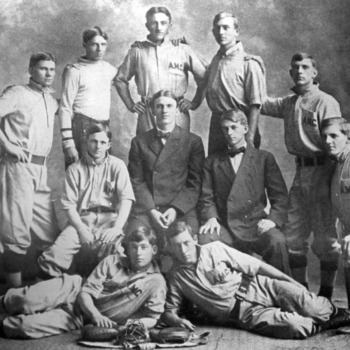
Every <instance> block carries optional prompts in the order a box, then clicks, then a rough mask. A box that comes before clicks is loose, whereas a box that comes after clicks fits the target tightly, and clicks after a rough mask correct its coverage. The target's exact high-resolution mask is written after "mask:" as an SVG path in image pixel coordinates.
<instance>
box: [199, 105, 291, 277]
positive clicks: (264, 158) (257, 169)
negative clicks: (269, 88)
mask: <svg viewBox="0 0 350 350" xmlns="http://www.w3.org/2000/svg"><path fill="white" fill-rule="evenodd" d="M221 128H222V131H223V134H224V136H225V139H226V142H227V144H228V147H227V148H226V150H224V151H222V152H219V153H215V154H213V155H211V156H209V157H208V158H207V159H206V160H205V162H204V166H203V184H202V194H201V198H200V202H199V208H200V213H201V220H202V222H203V223H204V225H203V226H201V228H200V230H199V243H200V244H205V243H209V242H213V241H217V240H219V241H221V242H224V243H226V244H228V245H229V246H233V247H234V248H236V249H238V250H241V251H243V252H245V253H251V252H255V253H258V254H260V255H261V256H262V257H263V259H264V260H265V261H266V262H267V263H269V264H271V265H272V266H274V267H276V268H278V269H279V270H281V271H282V272H284V273H289V265H288V254H287V250H286V243H285V238H284V236H283V234H282V232H281V231H280V228H281V227H282V225H283V223H284V222H285V220H286V210H287V204H288V194H287V187H286V184H285V182H284V179H283V177H282V174H281V171H280V169H279V167H278V165H277V163H276V160H275V158H274V156H273V155H272V154H271V153H269V152H266V151H262V150H258V149H254V148H253V146H251V145H249V144H247V142H246V140H245V135H246V133H247V132H248V121H247V117H246V116H245V114H244V112H242V111H240V110H238V109H235V110H231V111H228V112H226V113H224V114H223V116H222V117H221ZM268 201H269V202H270V205H271V208H270V210H269V213H268V214H267V213H266V211H265V210H266V206H267V203H268Z"/></svg>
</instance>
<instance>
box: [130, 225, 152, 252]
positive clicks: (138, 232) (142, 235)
mask: <svg viewBox="0 0 350 350" xmlns="http://www.w3.org/2000/svg"><path fill="white" fill-rule="evenodd" d="M144 239H147V240H148V242H149V243H150V245H156V244H157V235H156V233H155V232H154V230H152V229H151V228H148V227H145V226H139V227H137V228H136V229H135V230H134V231H132V232H130V233H129V234H127V235H126V237H125V238H124V242H123V246H124V249H126V248H127V246H128V244H129V243H131V242H141V241H143V240H144Z"/></svg>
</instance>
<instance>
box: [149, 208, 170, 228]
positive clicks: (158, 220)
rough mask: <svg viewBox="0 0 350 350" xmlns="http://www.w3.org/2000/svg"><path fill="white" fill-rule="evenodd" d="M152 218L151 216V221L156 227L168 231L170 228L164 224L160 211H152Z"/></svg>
mask: <svg viewBox="0 0 350 350" xmlns="http://www.w3.org/2000/svg"><path fill="white" fill-rule="evenodd" d="M150 216H151V220H152V221H153V223H154V224H155V225H156V226H158V227H160V228H162V229H163V230H166V229H167V228H168V226H167V225H166V223H165V222H164V219H163V214H162V213H161V212H160V211H158V210H156V209H152V210H151V211H150Z"/></svg>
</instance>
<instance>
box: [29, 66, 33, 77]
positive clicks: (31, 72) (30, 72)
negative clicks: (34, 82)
mask: <svg viewBox="0 0 350 350" xmlns="http://www.w3.org/2000/svg"><path fill="white" fill-rule="evenodd" d="M28 72H29V75H30V76H32V74H33V67H29V68H28Z"/></svg>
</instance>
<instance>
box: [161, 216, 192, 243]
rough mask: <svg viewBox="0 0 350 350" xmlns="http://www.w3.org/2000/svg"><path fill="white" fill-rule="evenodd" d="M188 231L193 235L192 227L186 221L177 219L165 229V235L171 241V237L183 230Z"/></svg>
mask: <svg viewBox="0 0 350 350" xmlns="http://www.w3.org/2000/svg"><path fill="white" fill-rule="evenodd" d="M185 231H188V232H189V233H190V235H191V236H192V228H191V226H190V225H188V224H187V223H186V222H185V221H175V222H174V223H172V224H171V225H170V227H169V228H168V229H167V230H166V231H165V232H166V233H165V235H166V238H167V240H168V241H169V240H170V239H171V238H173V237H176V236H177V235H179V234H180V233H182V232H185Z"/></svg>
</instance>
